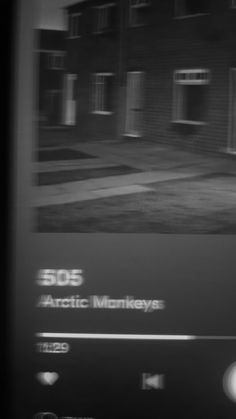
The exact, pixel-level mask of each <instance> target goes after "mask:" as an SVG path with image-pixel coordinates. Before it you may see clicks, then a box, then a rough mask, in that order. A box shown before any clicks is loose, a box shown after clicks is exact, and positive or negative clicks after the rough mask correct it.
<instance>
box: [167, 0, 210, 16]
mask: <svg viewBox="0 0 236 419" xmlns="http://www.w3.org/2000/svg"><path fill="white" fill-rule="evenodd" d="M178 1H179V0H174V2H175V7H174V9H175V12H174V13H175V15H174V19H188V18H193V17H201V16H208V15H209V14H210V12H198V13H189V14H183V15H181V14H179V13H178ZM185 1H186V0H185Z"/></svg>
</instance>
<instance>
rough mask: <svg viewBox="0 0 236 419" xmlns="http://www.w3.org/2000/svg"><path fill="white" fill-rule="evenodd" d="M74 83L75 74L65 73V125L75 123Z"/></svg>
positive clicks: (75, 82) (75, 83)
mask: <svg viewBox="0 0 236 419" xmlns="http://www.w3.org/2000/svg"><path fill="white" fill-rule="evenodd" d="M76 85H77V75H76V74H66V75H65V88H64V92H65V108H64V122H65V125H75V124H76V99H77V98H76V90H77V89H76Z"/></svg>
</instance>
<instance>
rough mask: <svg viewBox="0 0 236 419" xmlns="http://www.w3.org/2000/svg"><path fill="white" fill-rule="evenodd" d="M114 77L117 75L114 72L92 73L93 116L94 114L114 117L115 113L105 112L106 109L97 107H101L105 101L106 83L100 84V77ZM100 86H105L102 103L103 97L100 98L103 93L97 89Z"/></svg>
mask: <svg viewBox="0 0 236 419" xmlns="http://www.w3.org/2000/svg"><path fill="white" fill-rule="evenodd" d="M114 75H115V74H114V73H112V72H99V73H92V75H91V92H92V95H91V113H92V114H94V115H112V114H113V113H114V112H113V111H107V110H104V109H100V106H97V105H98V104H99V105H100V104H101V103H103V101H104V86H105V83H104V82H103V83H98V82H97V78H98V77H114ZM94 80H95V81H94ZM98 84H100V85H102V86H103V89H102V102H101V97H99V96H98V95H99V93H101V90H100V91H99V90H98V89H97V86H98ZM102 108H103V107H102Z"/></svg>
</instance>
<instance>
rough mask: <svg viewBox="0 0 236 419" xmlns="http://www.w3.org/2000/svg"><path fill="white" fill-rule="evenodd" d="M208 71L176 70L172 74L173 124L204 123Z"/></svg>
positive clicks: (208, 79) (208, 80) (208, 78)
mask: <svg viewBox="0 0 236 419" xmlns="http://www.w3.org/2000/svg"><path fill="white" fill-rule="evenodd" d="M209 83H210V72H209V70H204V69H197V70H177V71H175V73H174V115H173V116H174V122H185V123H189V124H190V123H192V124H201V123H204V121H205V117H206V98H207V86H208V84H209Z"/></svg>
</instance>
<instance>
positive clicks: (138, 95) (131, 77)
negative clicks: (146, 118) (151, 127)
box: [125, 71, 143, 137]
mask: <svg viewBox="0 0 236 419" xmlns="http://www.w3.org/2000/svg"><path fill="white" fill-rule="evenodd" d="M142 117H143V73H142V72H140V71H130V72H128V73H127V100H126V129H125V131H126V132H125V133H126V135H128V136H131V137H141V135H142Z"/></svg>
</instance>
